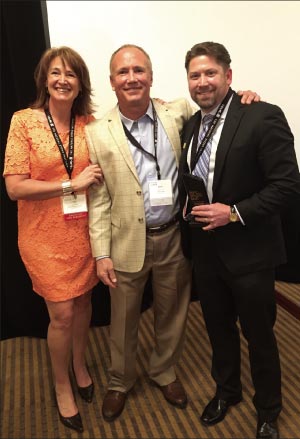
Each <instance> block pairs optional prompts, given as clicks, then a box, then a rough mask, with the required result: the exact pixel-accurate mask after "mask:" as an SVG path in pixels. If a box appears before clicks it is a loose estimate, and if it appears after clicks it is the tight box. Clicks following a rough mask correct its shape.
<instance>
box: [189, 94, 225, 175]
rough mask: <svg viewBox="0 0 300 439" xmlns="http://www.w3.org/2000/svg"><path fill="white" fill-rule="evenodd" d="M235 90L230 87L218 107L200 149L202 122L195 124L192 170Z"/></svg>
mask: <svg viewBox="0 0 300 439" xmlns="http://www.w3.org/2000/svg"><path fill="white" fill-rule="evenodd" d="M233 93H234V91H233V90H232V89H231V88H229V90H228V92H227V94H226V96H225V98H224V99H223V101H222V102H221V104H220V105H219V108H218V109H217V112H216V114H215V116H214V118H213V120H212V121H211V123H210V125H209V127H208V130H207V132H206V133H205V136H204V138H203V140H202V142H201V143H200V145H199V147H198V149H197V146H198V135H199V129H200V124H199V123H197V124H196V125H195V130H194V138H193V143H192V152H191V172H192V171H193V170H194V168H195V166H196V163H197V162H198V160H199V157H200V156H201V154H202V153H203V151H204V148H205V147H206V145H207V143H208V141H209V139H210V138H211V136H212V134H213V132H214V130H215V128H216V126H217V123H218V122H219V120H220V118H221V115H222V113H223V110H224V108H225V107H226V105H227V102H228V101H229V99H230V97H231V96H232V95H233Z"/></svg>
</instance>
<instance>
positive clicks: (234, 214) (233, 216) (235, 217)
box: [229, 212, 238, 223]
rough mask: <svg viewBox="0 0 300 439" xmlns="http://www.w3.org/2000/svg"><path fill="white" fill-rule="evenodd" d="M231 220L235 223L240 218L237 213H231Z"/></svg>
mask: <svg viewBox="0 0 300 439" xmlns="http://www.w3.org/2000/svg"><path fill="white" fill-rule="evenodd" d="M229 219H230V221H231V222H232V223H235V222H236V221H237V220H238V216H237V214H236V213H235V212H230V216H229Z"/></svg>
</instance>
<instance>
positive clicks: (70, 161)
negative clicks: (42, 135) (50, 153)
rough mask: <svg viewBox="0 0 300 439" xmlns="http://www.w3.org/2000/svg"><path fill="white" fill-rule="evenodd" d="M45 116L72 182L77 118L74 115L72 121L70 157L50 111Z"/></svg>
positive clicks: (46, 111)
mask: <svg viewBox="0 0 300 439" xmlns="http://www.w3.org/2000/svg"><path fill="white" fill-rule="evenodd" d="M45 114H46V117H47V120H48V123H49V127H50V129H51V131H52V134H53V137H54V140H55V142H56V144H57V146H58V149H59V151H60V153H61V157H62V161H63V164H64V166H65V168H66V171H67V173H68V176H69V179H70V180H71V176H72V171H73V167H74V131H75V116H74V114H73V113H72V115H71V119H70V134H69V153H68V156H67V154H66V151H65V148H64V146H63V144H62V141H61V139H60V137H59V134H58V132H57V129H56V126H55V124H54V121H53V119H52V116H51V114H50V111H49V110H48V109H47V108H45Z"/></svg>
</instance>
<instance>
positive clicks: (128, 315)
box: [86, 45, 193, 421]
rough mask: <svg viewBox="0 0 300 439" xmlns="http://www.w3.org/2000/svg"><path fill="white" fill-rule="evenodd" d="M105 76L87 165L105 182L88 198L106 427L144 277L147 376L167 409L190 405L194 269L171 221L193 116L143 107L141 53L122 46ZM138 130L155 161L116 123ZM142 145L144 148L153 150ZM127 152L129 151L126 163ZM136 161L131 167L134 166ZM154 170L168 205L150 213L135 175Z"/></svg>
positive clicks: (144, 61) (127, 376) (118, 400)
mask: <svg viewBox="0 0 300 439" xmlns="http://www.w3.org/2000/svg"><path fill="white" fill-rule="evenodd" d="M110 67H111V77H110V78H111V85H112V87H113V89H114V90H115V92H116V95H117V98H118V105H117V106H116V107H115V108H114V109H113V110H112V111H110V112H109V113H108V114H107V115H106V116H104V117H103V118H102V119H101V120H97V121H95V122H92V123H91V124H89V126H88V127H87V130H86V134H87V140H88V144H89V148H90V157H91V161H92V162H93V163H99V165H100V166H101V168H102V170H103V174H104V181H105V183H104V184H103V185H101V186H97V187H96V186H95V187H92V188H91V190H90V193H89V218H90V236H91V245H92V252H93V256H94V257H96V259H97V272H98V276H99V278H100V279H101V280H102V281H103V283H104V284H106V285H108V286H109V288H110V295H111V324H110V337H111V370H110V374H111V378H110V382H109V386H108V392H107V394H106V395H105V398H104V401H103V407H102V413H103V416H104V419H106V420H107V421H111V420H113V419H115V418H116V417H117V416H119V415H120V414H121V412H122V410H123V408H124V405H125V399H126V396H127V393H128V392H129V390H130V389H131V388H132V386H133V385H134V382H135V380H136V371H135V362H136V350H137V342H138V322H139V317H140V309H141V301H142V296H143V292H144V287H145V284H146V282H147V279H148V278H149V276H151V280H152V289H153V311H154V333H155V334H154V347H153V352H152V354H151V358H150V360H149V370H148V373H149V376H150V379H151V380H152V381H153V382H155V383H156V384H157V385H158V386H159V388H160V389H161V390H162V392H163V395H164V396H165V398H166V399H167V401H168V402H170V403H171V404H174V405H175V406H177V407H180V408H183V407H185V406H186V404H187V396H186V393H185V391H184V388H183V386H182V384H181V383H180V381H179V380H178V378H177V377H176V373H175V365H176V363H177V361H178V358H179V356H180V353H181V351H182V346H183V338H184V330H185V324H186V318H187V311H188V305H189V302H190V289H191V267H190V263H189V261H188V260H187V259H185V257H184V256H183V253H182V250H181V243H180V231H179V227H178V221H177V216H176V215H177V214H178V199H177V198H178V190H177V167H178V163H179V158H180V152H181V146H180V132H181V130H182V127H183V124H184V122H185V121H187V120H188V119H189V118H190V117H191V116H192V114H193V110H192V108H191V106H190V104H189V103H188V101H186V100H185V99H179V100H177V101H176V102H174V103H170V104H164V105H162V104H161V103H159V102H157V101H155V100H154V101H153V100H151V99H150V87H151V85H152V67H151V61H150V58H149V56H148V55H147V54H146V53H145V52H144V50H143V49H141V48H139V47H136V46H131V45H126V46H122V48H120V49H118V50H117V51H116V52H115V53H114V54H113V56H112V58H111V66H110ZM152 103H153V107H152ZM147 111H148V115H147V117H146V119H145V120H142V119H143V116H144V115H145V113H147ZM153 115H154V116H153ZM151 117H154V118H155V117H156V118H157V121H156V124H157V127H156V128H157V131H158V132H157V133H156V135H157V139H156V140H157V145H156V155H157V160H155V148H154V140H155V139H154V140H153V138H151V137H153V136H154V137H155V134H153V125H154V124H155V121H154V120H153V119H151ZM139 120H141V122H140V123H141V128H140V132H141V131H142V130H143V129H145V133H143V132H141V135H140V136H139V131H137V135H136V134H135V135H136V136H137V138H139V141H140V143H141V146H142V148H144V147H145V148H148V147H149V151H151V154H152V157H151V155H150V156H149V155H148V154H147V153H145V152H143V151H138V148H136V147H135V146H134V145H132V144H131V141H130V140H128V139H127V138H126V135H125V131H124V128H123V125H122V122H123V123H124V122H125V123H126V124H127V125H128V126H129V128H130V123H131V125H133V122H134V121H139ZM143 124H144V125H143ZM148 125H149V126H148ZM145 136H146V137H147V136H148V137H150V138H151V140H150V142H149V139H148V143H147V139H146V141H145ZM133 148H136V150H133V151H134V152H133V153H132V150H131V149H133ZM136 152H138V153H139V154H140V156H139V157H138V158H136V157H134V154H135V153H136ZM141 160H142V161H143V160H144V162H141ZM142 164H143V166H141V165H142ZM157 164H158V166H159V168H160V169H159V172H160V173H161V180H162V181H169V182H170V185H171V187H172V201H168V202H167V203H166V205H164V204H163V203H164V202H163V201H161V202H160V203H162V204H160V205H159V206H154V207H152V206H151V205H150V203H149V200H148V198H149V191H148V188H149V185H148V182H147V181H146V182H143V175H142V174H143V169H144V168H145V167H147V166H149V167H150V168H151V167H153V166H154V170H155V169H156V165H157ZM155 180H156V178H155ZM166 196H167V195H166Z"/></svg>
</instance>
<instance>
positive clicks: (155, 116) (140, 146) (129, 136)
mask: <svg viewBox="0 0 300 439" xmlns="http://www.w3.org/2000/svg"><path fill="white" fill-rule="evenodd" d="M152 110H153V121H154V124H153V138H154V155H153V154H152V153H151V152H149V151H146V150H145V149H144V148H143V147H142V145H141V144H140V143H139V142H138V141H137V140H136V138H135V137H133V135H132V134H131V132H130V131H129V130H128V128H127V127H126V126H125V124H124V123H123V122H122V124H123V127H124V131H125V134H126V137H127V139H128V140H130V142H131V143H132V144H133V145H134V146H135V147H136V148H137V149H139V150H140V151H142V152H144V153H145V154H147V155H148V156H150V157H151V158H153V159H154V160H155V164H156V172H157V179H158V180H160V178H161V175H160V167H159V164H158V160H157V137H158V135H157V133H158V123H157V115H156V111H155V108H154V105H153V103H152Z"/></svg>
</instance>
